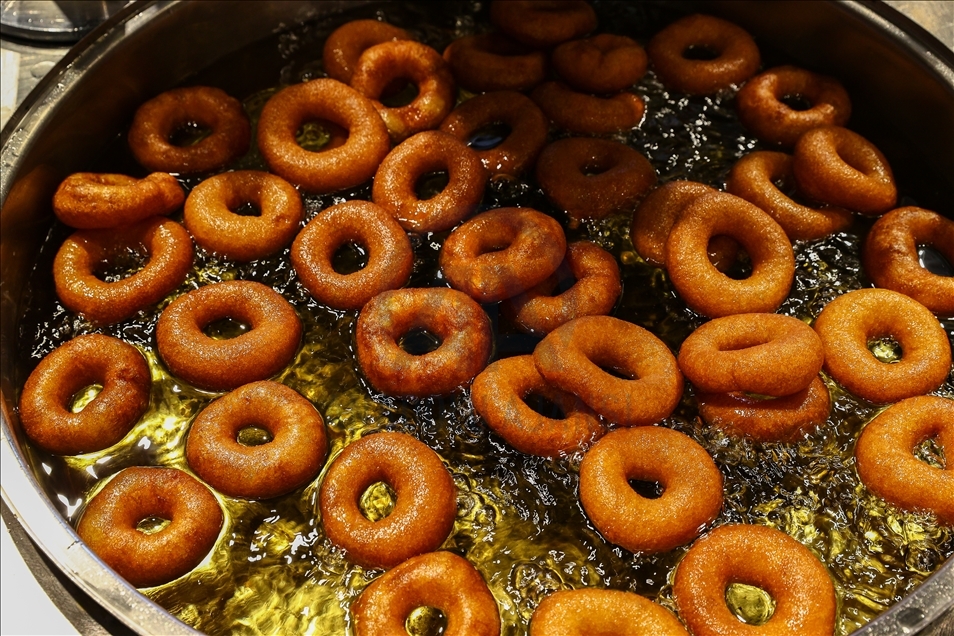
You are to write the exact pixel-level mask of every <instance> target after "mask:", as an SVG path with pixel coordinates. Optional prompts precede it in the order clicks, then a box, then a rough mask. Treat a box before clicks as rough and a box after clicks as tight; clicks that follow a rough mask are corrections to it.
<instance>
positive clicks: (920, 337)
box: [814, 288, 951, 404]
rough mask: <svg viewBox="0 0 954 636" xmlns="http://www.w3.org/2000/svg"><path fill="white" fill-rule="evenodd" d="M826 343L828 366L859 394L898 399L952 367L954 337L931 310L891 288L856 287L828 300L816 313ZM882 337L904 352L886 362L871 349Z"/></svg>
mask: <svg viewBox="0 0 954 636" xmlns="http://www.w3.org/2000/svg"><path fill="white" fill-rule="evenodd" d="M814 327H815V331H816V332H817V333H818V336H819V337H820V338H821V340H822V345H824V347H825V371H827V372H828V374H829V375H830V376H831V377H832V379H833V380H835V381H836V382H838V384H840V385H842V386H843V387H845V388H846V389H848V390H849V391H851V392H852V393H854V394H855V395H857V396H858V397H861V398H864V399H865V400H868V401H869V402H874V403H876V404H887V403H889V402H898V401H899V400H903V399H904V398H908V397H913V396H915V395H923V394H925V393H930V392H931V391H933V390H935V389H936V388H938V387H939V386H941V384H943V383H944V380H945V379H946V378H947V375H948V374H949V373H950V371H951V343H950V340H949V339H948V337H947V333H946V332H945V331H944V328H943V327H941V324H940V323H939V322H938V319H937V318H935V317H934V314H932V313H931V310H930V309H928V308H927V307H925V306H924V305H922V304H921V303H919V302H918V301H916V300H913V299H911V298H909V297H908V296H905V295H904V294H899V293H898V292H894V291H891V290H889V289H870V288H869V289H858V290H855V291H851V292H848V293H847V294H843V295H841V296H839V297H837V298H835V299H834V300H833V301H831V302H830V303H828V304H827V305H826V306H825V308H824V309H822V311H821V313H820V314H819V315H818V318H816V319H815V324H814ZM882 338H888V339H891V340H894V341H895V342H897V343H898V345H900V347H901V357H900V359H899V360H896V361H894V362H892V363H886V362H882V361H881V360H879V359H878V358H876V357H875V356H874V354H873V353H872V352H871V350H870V349H869V344H868V343H870V342H875V341H877V340H879V339H882Z"/></svg>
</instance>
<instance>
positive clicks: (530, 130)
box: [440, 91, 550, 176]
mask: <svg viewBox="0 0 954 636" xmlns="http://www.w3.org/2000/svg"><path fill="white" fill-rule="evenodd" d="M500 124H502V125H503V126H505V127H506V128H507V129H508V132H507V133H506V134H505V135H503V139H502V140H501V141H500V142H499V143H497V144H496V145H493V146H492V147H484V144H482V143H481V142H482V141H483V140H482V139H481V133H482V132H483V131H485V130H487V129H488V128H491V127H492V126H494V125H500ZM549 127H550V123H549V121H547V117H546V115H544V114H543V111H542V110H540V108H539V107H538V106H537V105H536V104H534V103H533V100H531V99H530V98H529V97H527V96H526V95H523V94H522V93H517V92H515V91H495V92H493V93H485V94H483V95H477V96H475V97H472V98H470V99H468V100H467V101H465V102H464V103H462V104H461V105H460V106H458V107H457V108H455V109H454V110H453V111H451V114H450V115H448V116H447V117H446V118H445V119H444V121H443V122H441V128H440V129H441V130H442V131H443V132H446V133H449V134H451V135H453V136H455V137H457V138H458V139H460V140H461V141H463V142H465V143H467V144H468V145H470V147H471V148H472V149H474V151H475V152H476V153H477V156H478V157H480V160H481V161H482V162H483V164H484V168H486V169H487V170H488V171H489V172H490V174H491V175H498V174H508V175H514V176H518V175H520V174H522V173H523V172H525V171H527V170H530V169H531V168H532V167H533V164H534V162H536V160H537V155H539V154H540V151H541V150H543V146H544V145H546V142H547V132H548V131H549Z"/></svg>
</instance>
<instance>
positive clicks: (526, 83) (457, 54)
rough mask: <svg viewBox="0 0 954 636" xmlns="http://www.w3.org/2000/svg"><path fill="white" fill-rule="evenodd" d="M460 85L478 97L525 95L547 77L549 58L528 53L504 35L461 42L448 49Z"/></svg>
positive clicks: (479, 36)
mask: <svg viewBox="0 0 954 636" xmlns="http://www.w3.org/2000/svg"><path fill="white" fill-rule="evenodd" d="M444 59H445V60H446V61H447V63H448V64H449V65H450V68H451V71H452V72H453V74H454V79H455V80H457V83H458V84H459V85H461V86H463V87H464V88H466V89H467V90H470V91H474V92H477V93H486V92H491V91H524V90H528V89H531V88H533V87H534V86H536V85H537V84H539V83H540V82H542V81H543V80H544V79H545V78H546V75H547V55H546V53H544V52H543V51H534V50H532V49H528V48H526V47H525V46H523V45H522V44H520V43H518V42H515V41H513V40H511V39H510V38H508V37H507V36H505V35H503V34H501V33H492V32H491V33H478V34H476V35H468V36H465V37H462V38H457V39H456V40H454V41H453V42H451V43H450V44H448V45H447V48H445V49H444Z"/></svg>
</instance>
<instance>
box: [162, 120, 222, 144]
mask: <svg viewBox="0 0 954 636" xmlns="http://www.w3.org/2000/svg"><path fill="white" fill-rule="evenodd" d="M211 134H212V129H211V128H210V127H208V126H205V125H203V124H201V123H199V122H196V121H187V122H184V123H182V124H179V125H178V126H176V127H175V128H173V129H172V131H171V132H170V133H169V139H168V141H169V143H170V144H172V145H173V146H177V147H179V148H188V147H189V146H194V145H196V144H197V143H199V142H200V141H202V140H203V139H205V138H206V137H208V136H209V135H211Z"/></svg>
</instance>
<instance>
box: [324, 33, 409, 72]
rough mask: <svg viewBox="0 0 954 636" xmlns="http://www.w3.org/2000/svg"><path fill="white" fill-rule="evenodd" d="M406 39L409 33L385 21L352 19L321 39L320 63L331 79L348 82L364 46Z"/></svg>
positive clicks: (368, 46) (363, 50)
mask: <svg viewBox="0 0 954 636" xmlns="http://www.w3.org/2000/svg"><path fill="white" fill-rule="evenodd" d="M410 39H412V38H411V34H410V33H408V32H407V31H405V30H404V29H402V28H400V27H396V26H394V25H393V24H388V23H387V22H382V21H380V20H370V19H368V20H352V21H350V22H346V23H344V24H342V25H341V26H340V27H338V28H337V29H335V30H334V31H332V32H331V35H329V36H328V39H327V40H325V45H324V48H323V49H322V54H321V60H322V66H324V69H325V72H326V73H327V74H328V77H330V78H331V79H336V80H338V81H339V82H342V83H344V84H350V83H351V76H352V75H353V74H354V67H355V65H357V63H358V58H360V57H361V54H362V53H364V52H365V51H366V50H367V49H369V48H371V47H372V46H374V45H375V44H381V43H382V42H392V41H396V40H410Z"/></svg>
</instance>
